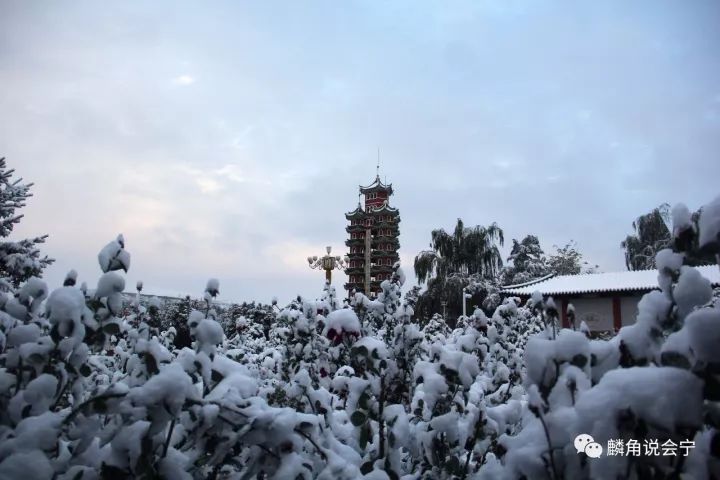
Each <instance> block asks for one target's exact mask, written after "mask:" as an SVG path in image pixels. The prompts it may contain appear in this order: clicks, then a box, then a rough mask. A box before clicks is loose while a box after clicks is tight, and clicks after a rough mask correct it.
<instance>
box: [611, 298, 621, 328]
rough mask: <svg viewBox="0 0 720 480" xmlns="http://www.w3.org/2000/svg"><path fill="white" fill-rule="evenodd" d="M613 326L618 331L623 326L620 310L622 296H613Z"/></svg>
mask: <svg viewBox="0 0 720 480" xmlns="http://www.w3.org/2000/svg"><path fill="white" fill-rule="evenodd" d="M612 305H613V328H614V329H615V331H616V332H617V331H618V330H620V328H621V327H622V313H621V310H620V297H613V299H612Z"/></svg>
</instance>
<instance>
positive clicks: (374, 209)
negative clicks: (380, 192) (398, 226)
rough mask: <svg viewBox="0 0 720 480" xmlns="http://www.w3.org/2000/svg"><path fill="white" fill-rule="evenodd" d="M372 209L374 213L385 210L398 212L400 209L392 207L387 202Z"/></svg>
mask: <svg viewBox="0 0 720 480" xmlns="http://www.w3.org/2000/svg"><path fill="white" fill-rule="evenodd" d="M371 211H372V212H373V213H383V212H387V213H397V212H398V209H397V208H393V207H391V206H390V205H388V204H387V202H385V203H383V204H382V205H380V206H379V207H375V208H372V207H371Z"/></svg>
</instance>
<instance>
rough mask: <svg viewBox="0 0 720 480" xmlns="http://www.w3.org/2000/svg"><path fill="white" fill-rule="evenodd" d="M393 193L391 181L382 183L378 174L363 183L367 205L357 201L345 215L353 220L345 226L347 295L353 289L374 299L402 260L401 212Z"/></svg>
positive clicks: (361, 190)
mask: <svg viewBox="0 0 720 480" xmlns="http://www.w3.org/2000/svg"><path fill="white" fill-rule="evenodd" d="M392 194H393V188H392V184H388V185H385V184H383V183H382V182H381V181H380V175H377V176H376V177H375V181H373V183H371V184H370V185H368V186H366V187H363V186H360V196H364V197H365V198H364V203H365V205H364V206H363V205H362V203H361V202H360V201H358V206H357V208H356V209H355V210H353V211H352V212H348V213H346V214H345V218H346V219H347V220H348V221H349V222H350V224H349V225H348V226H347V227H346V229H345V230H346V231H347V233H348V239H347V240H346V241H345V245H347V246H348V248H349V249H350V253H349V254H348V258H349V262H348V267H347V269H346V270H345V273H346V274H347V275H348V278H349V281H348V283H346V284H345V288H346V289H347V291H348V295H350V294H352V292H353V290H354V291H356V292H363V293H364V294H365V295H367V296H369V297H371V298H374V297H376V296H377V293H378V292H380V291H381V290H382V289H381V288H380V283H382V282H383V280H390V279H391V278H392V274H393V265H394V264H395V262H397V261H398V260H399V259H400V256H399V255H398V250H399V249H400V242H399V241H398V236H399V235H400V230H399V228H398V225H399V223H400V211H399V210H398V209H396V208H393V207H391V206H390V204H389V200H390V196H391V195H392Z"/></svg>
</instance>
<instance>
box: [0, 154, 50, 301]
mask: <svg viewBox="0 0 720 480" xmlns="http://www.w3.org/2000/svg"><path fill="white" fill-rule="evenodd" d="M14 173H15V171H14V170H12V169H10V170H8V168H7V164H6V163H5V158H4V157H3V158H0V238H2V239H3V240H2V241H0V289H2V290H5V291H7V290H10V289H14V288H17V287H19V286H20V284H21V283H22V282H24V281H26V280H28V279H30V278H31V277H42V271H43V270H44V269H45V267H47V266H48V265H50V264H51V263H52V262H53V261H54V260H53V259H51V258H48V257H47V256H46V255H42V254H41V253H40V249H39V245H41V244H42V243H45V239H47V235H42V236H39V237H33V238H26V239H20V240H11V239H9V238H8V237H9V236H10V234H11V233H12V231H13V227H14V226H15V225H17V224H18V223H19V222H20V220H21V219H22V218H23V215H21V214H18V213H17V211H18V210H19V209H21V208H22V207H24V206H25V204H26V201H27V199H28V198H30V197H31V196H32V193H30V189H31V188H32V186H33V184H32V183H22V181H23V180H22V178H18V179H13V175H14Z"/></svg>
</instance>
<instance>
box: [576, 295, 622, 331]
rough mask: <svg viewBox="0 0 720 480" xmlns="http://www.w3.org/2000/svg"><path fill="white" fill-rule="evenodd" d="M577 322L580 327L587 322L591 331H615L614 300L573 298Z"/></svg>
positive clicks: (605, 298) (607, 298) (608, 298)
mask: <svg viewBox="0 0 720 480" xmlns="http://www.w3.org/2000/svg"><path fill="white" fill-rule="evenodd" d="M570 303H572V304H573V306H574V307H575V321H576V322H577V326H578V327H579V326H580V324H581V323H582V322H585V323H586V324H587V326H588V327H589V328H590V330H613V309H612V298H610V297H597V298H573V299H570Z"/></svg>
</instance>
